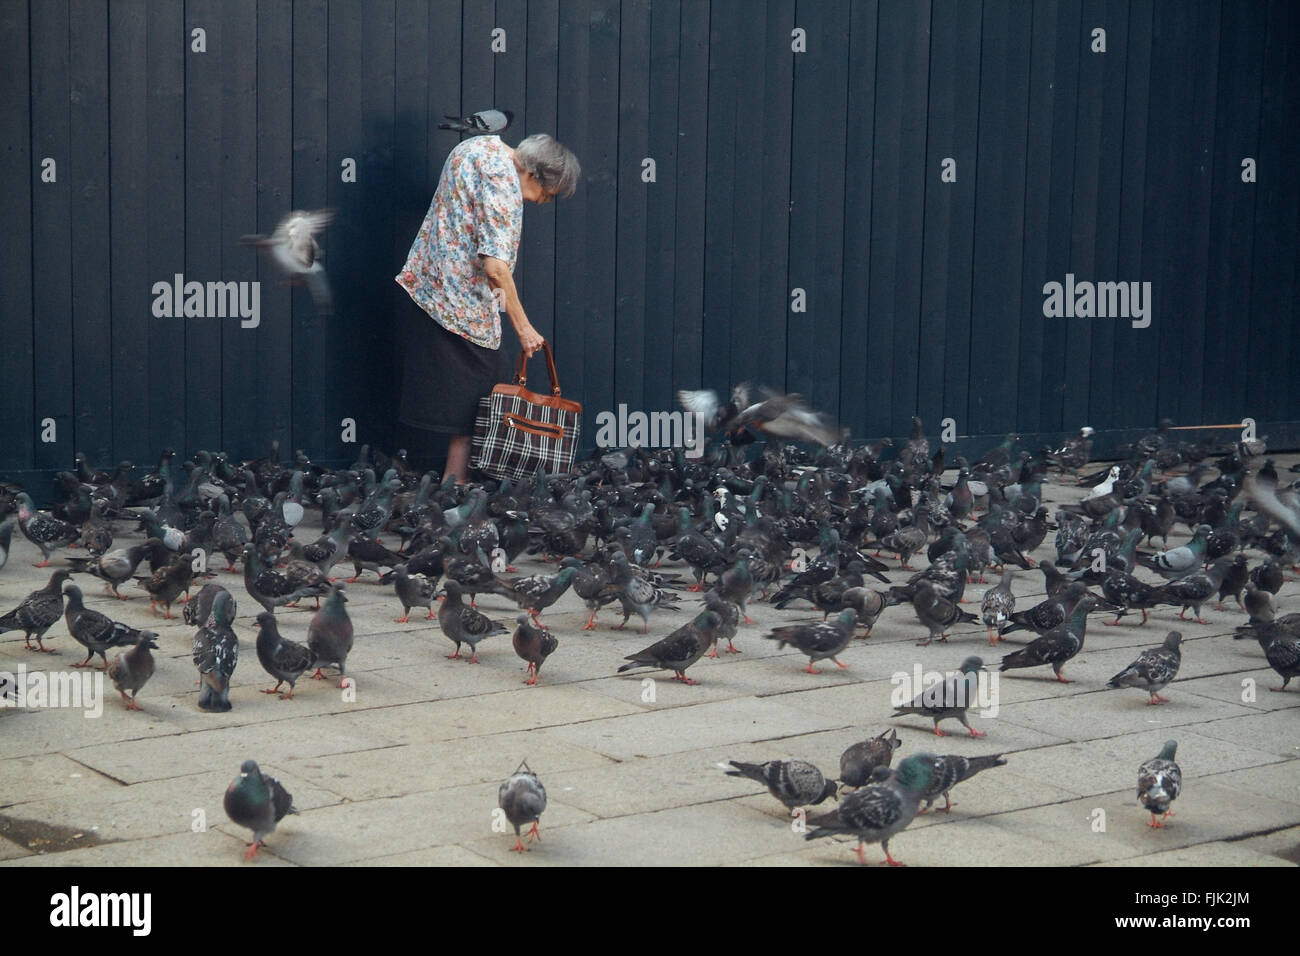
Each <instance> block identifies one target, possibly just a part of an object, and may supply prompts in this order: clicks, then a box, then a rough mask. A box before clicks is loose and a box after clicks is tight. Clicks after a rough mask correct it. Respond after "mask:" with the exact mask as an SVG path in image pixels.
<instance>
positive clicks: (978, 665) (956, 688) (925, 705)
mask: <svg viewBox="0 0 1300 956" xmlns="http://www.w3.org/2000/svg"><path fill="white" fill-rule="evenodd" d="M982 670H984V661H983V660H981V659H980V658H978V657H973V656H972V657H968V658H966V659H965V660H964V661H962V662H961V667H959V668H958V669H957V673H955V674H949V675H948V676H947V677H945V678H944V679H943V680H942V681H940V682H938V683H936V684H933V685H931V686H929V687H927V688H925V689H924V690H923V691H921V693H919V694H917V695H916V696H915V697H914V698H912V702H911V703H909V704H902V705H896V706H897V709H896V710H895V711H894V712H893V713H892V714H890V716H891V717H902V716H904V715H905V714H923V715H925V716H926V717H929V718H930V719H931V720H933V721H934V733H935V736H936V737H946V736H948V735H947V734H945V733H944V732H943V731H942V730H940V729H939V721H941V720H943V719H945V718H947V717H955V718H956V719H957V720H958V721H960V722H961V725H962V726H963V727H965V728H966V730H967V731H968V732H969V733H970V735H971V736H972V737H984V736H986V735H985V734H984V732H983V731H979V730H976V729H975V728H974V727H972V726H971V725H970V722H969V721H968V720H967V719H966V711H967V710H968V709H969V708H970V706H971V705H972V704H974V703H976V702H977V701H978V699H979V672H980V671H982Z"/></svg>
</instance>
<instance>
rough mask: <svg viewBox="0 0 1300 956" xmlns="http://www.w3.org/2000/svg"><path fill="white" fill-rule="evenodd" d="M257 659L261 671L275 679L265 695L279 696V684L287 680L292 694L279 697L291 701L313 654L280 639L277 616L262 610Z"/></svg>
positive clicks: (258, 632)
mask: <svg viewBox="0 0 1300 956" xmlns="http://www.w3.org/2000/svg"><path fill="white" fill-rule="evenodd" d="M257 660H258V662H259V663H260V664H261V665H262V669H263V670H265V671H266V672H267V673H268V674H270V675H271V676H272V677H274V678H275V686H274V687H272V688H271V689H270V690H263V691H262V693H263V694H279V693H280V685H281V684H283V683H284V682H285V681H288V682H289V693H287V694H280V699H281V700H292V699H293V690H294V685H295V684H297V682H298V678H299V677H301V676H302V673H303V671H305V670H306V669H307V668H309V667H311V664H312V652H311V650H310V649H309V648H307V647H304V646H303V645H302V644H299V643H298V642H297V641H290V640H288V639H286V638H284V637H281V636H280V629H279V627H278V626H277V625H276V623H275V615H274V614H272V613H271V612H270V611H263V612H262V613H261V614H259V615H257Z"/></svg>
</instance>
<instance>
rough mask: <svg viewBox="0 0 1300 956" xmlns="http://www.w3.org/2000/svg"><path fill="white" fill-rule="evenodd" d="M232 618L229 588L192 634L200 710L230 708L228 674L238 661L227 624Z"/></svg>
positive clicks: (220, 594)
mask: <svg viewBox="0 0 1300 956" xmlns="http://www.w3.org/2000/svg"><path fill="white" fill-rule="evenodd" d="M234 619H235V601H234V598H233V597H231V594H230V592H229V591H221V592H219V593H218V594H217V596H216V597H215V598H214V599H213V601H212V611H211V612H210V613H209V614H208V619H207V621H205V622H204V624H203V627H201V628H200V629H199V630H198V632H197V633H196V634H195V635H194V655H193V656H194V666H195V667H197V668H198V669H199V685H200V686H199V707H200V709H202V710H215V711H222V712H224V711H227V710H230V706H231V705H230V677H231V675H232V674H234V673H235V665H236V664H238V663H239V638H238V637H237V636H236V635H235V632H234V631H233V630H232V629H231V627H230V624H231V622H232V621H234Z"/></svg>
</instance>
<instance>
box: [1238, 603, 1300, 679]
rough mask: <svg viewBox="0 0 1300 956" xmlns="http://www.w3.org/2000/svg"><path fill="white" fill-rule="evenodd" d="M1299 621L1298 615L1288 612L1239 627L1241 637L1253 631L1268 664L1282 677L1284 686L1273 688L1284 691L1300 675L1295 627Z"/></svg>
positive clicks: (1299, 645) (1299, 643) (1299, 641)
mask: <svg viewBox="0 0 1300 956" xmlns="http://www.w3.org/2000/svg"><path fill="white" fill-rule="evenodd" d="M1297 623H1300V622H1298V621H1297V620H1296V615H1294V614H1288V615H1287V616H1286V617H1284V618H1280V619H1278V620H1277V621H1270V622H1267V623H1264V624H1255V625H1250V626H1248V627H1244V628H1239V629H1238V636H1239V637H1247V636H1250V635H1251V633H1253V635H1254V637H1255V638H1256V639H1257V640H1258V641H1259V646H1260V649H1261V650H1262V651H1263V652H1264V658H1265V660H1267V661H1268V666H1269V667H1271V668H1273V670H1275V671H1277V674H1278V676H1279V677H1281V678H1282V686H1281V687H1274V688H1272V689H1273V690H1276V691H1284V690H1286V687H1287V684H1289V683H1291V678H1292V677H1300V638H1297V637H1296V631H1295V629H1294V628H1295V625H1296V624H1297ZM1288 625H1290V627H1288ZM1243 632H1245V633H1243Z"/></svg>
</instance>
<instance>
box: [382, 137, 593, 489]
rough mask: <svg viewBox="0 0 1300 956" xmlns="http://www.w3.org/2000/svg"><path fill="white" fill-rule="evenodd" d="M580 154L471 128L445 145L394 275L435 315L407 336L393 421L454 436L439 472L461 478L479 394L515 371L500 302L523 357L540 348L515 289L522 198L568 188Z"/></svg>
mask: <svg viewBox="0 0 1300 956" xmlns="http://www.w3.org/2000/svg"><path fill="white" fill-rule="evenodd" d="M580 173H581V167H580V166H579V165H578V160H577V157H575V156H574V155H573V153H571V152H569V150H567V149H565V148H564V147H563V146H561V145H560V144H559V143H558V142H556V141H555V139H554V138H553V137H550V136H547V135H546V134H544V133H539V134H537V135H534V136H529V137H528V138H527V139H525V140H524V141H523V142H521V143H520V144H519V145H518V146H517V147H515V148H514V149H511V148H510V147H509V146H507V145H506V144H505V143H503V142H502V141H501V138H500V137H498V136H474V137H471V138H470V139H467V140H465V141H464V142H463V143H461V144H460V145H459V146H457V147H456V148H455V149H453V150H452V151H451V155H449V156H448V157H447V162H446V163H445V164H444V165H443V167H442V176H441V178H440V179H439V181H438V190H437V192H435V193H434V195H433V202H432V203H431V204H430V205H429V212H428V214H427V215H426V216H425V217H424V223H423V224H422V225H421V226H420V231H419V233H418V234H417V235H416V237H415V242H414V243H412V245H411V252H410V255H409V256H408V257H407V260H406V265H405V266H403V267H402V271H401V273H399V274H398V276H397V284H398V285H400V286H401V287H402V288H403V289H405V290H406V291H407V292H408V293H409V294H410V296H411V298H412V299H413V300H414V301H415V304H416V305H418V306H419V307H420V308H421V309H423V310H424V311H425V312H426V313H428V315H429V317H430V318H431V319H432V321H427V322H426V321H421V322H419V323H418V325H419V328H418V329H417V332H416V334H415V335H414V336H413V337H412V338H411V339H410V340H408V341H407V343H406V348H405V349H404V354H405V361H404V367H403V370H402V371H403V374H402V399H401V413H400V416H399V417H400V420H401V421H402V422H403V423H404V424H406V425H409V426H413V427H415V428H417V429H422V430H424V431H426V432H436V433H440V434H444V435H449V436H451V438H450V440H449V443H448V447H447V467H446V471H445V474H447V475H455V476H456V479H457V480H458V481H464V480H465V476H466V473H467V471H468V470H469V448H470V436H471V435H472V434H473V432H474V416H475V414H476V412H477V411H478V402H479V399H480V398H482V397H483V396H484V395H486V394H488V393H489V392H490V391H491V390H492V386H494V385H496V384H497V383H498V382H504V381H508V380H509V379H510V378H511V377H512V374H513V370H512V369H511V367H510V356H509V354H508V353H507V351H506V350H505V349H502V348H501V317H500V314H499V311H498V310H499V309H502V308H504V309H505V312H506V315H507V316H508V317H509V319H510V324H511V325H512V326H513V327H514V330H515V334H516V335H517V336H518V337H519V344H520V347H521V348H522V349H523V351H524V353H525V354H527V355H528V356H530V357H531V356H532V354H533V353H534V352H535V351H537V349H539V348H541V346H542V337H541V336H540V335H538V334H537V330H536V329H534V328H533V326H532V323H530V322H529V321H528V315H527V313H525V312H524V307H523V304H522V303H521V302H520V301H519V294H518V292H517V291H516V290H515V282H514V278H513V275H512V273H513V272H514V268H515V259H516V257H517V255H518V253H519V236H520V232H521V230H522V228H523V214H524V200H525V199H526V200H528V201H529V202H535V203H548V202H550V201H551V200H552V199H554V198H555V197H556V196H571V195H573V191H574V189H575V188H576V187H577V184H578V176H579V175H580Z"/></svg>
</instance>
